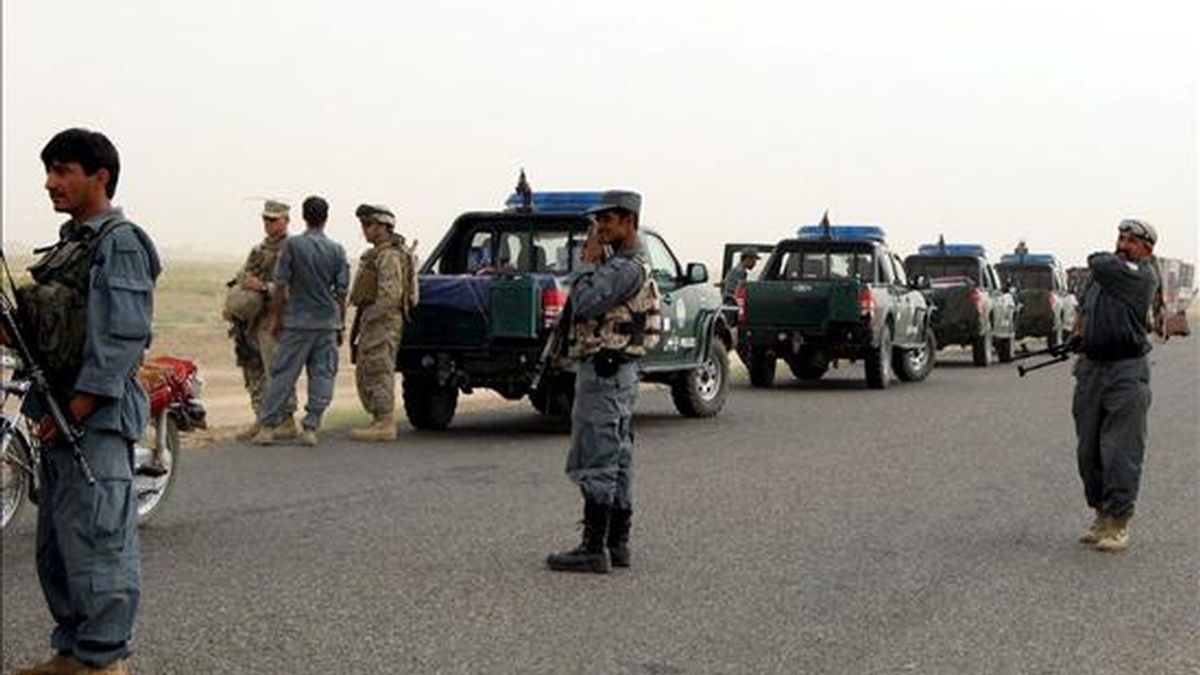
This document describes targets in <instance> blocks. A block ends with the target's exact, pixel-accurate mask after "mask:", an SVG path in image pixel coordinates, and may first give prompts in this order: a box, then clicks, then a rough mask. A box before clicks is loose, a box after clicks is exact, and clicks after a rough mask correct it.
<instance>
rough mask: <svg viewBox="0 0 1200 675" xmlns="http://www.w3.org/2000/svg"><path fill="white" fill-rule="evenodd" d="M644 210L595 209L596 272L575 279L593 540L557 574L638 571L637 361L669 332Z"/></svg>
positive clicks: (581, 459) (581, 435)
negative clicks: (643, 226)
mask: <svg viewBox="0 0 1200 675" xmlns="http://www.w3.org/2000/svg"><path fill="white" fill-rule="evenodd" d="M641 203H642V198H641V196H640V195H639V194H637V193H636V192H629V191H626V190H610V191H608V192H605V193H604V194H603V195H602V196H601V198H600V201H599V203H598V204H597V205H596V206H595V207H593V208H592V209H590V210H589V215H591V216H592V218H593V220H594V222H595V225H594V226H593V227H592V229H591V231H590V232H589V233H588V237H587V240H586V241H585V242H584V247H583V262H584V263H586V264H587V265H589V266H591V267H592V269H591V270H589V271H585V272H583V273H582V274H581V275H580V276H579V277H578V278H577V279H576V280H575V282H574V284H573V285H572V288H571V294H570V300H569V303H568V304H569V307H570V310H569V311H570V317H569V318H570V321H571V328H570V338H569V344H570V350H569V356H570V357H571V358H572V359H574V360H576V361H578V362H579V368H578V371H577V373H576V377H575V402H574V407H573V408H572V410H571V448H570V451H569V452H568V454H567V476H568V477H569V478H570V479H571V481H572V482H573V483H575V484H576V485H578V486H579V489H580V491H581V492H582V493H583V500H584V507H583V516H584V519H583V541H582V542H581V543H580V545H579V546H577V547H576V548H574V549H572V550H569V551H565V552H562V553H555V554H551V555H550V556H548V557H547V558H546V565H547V566H548V567H549V568H550V569H552V570H556V571H568V572H595V573H605V572H608V571H609V570H610V569H611V567H612V566H617V567H628V566H629V564H630V550H629V530H630V526H631V519H632V517H633V406H634V402H635V401H636V400H637V390H638V366H637V361H638V359H640V358H641V357H643V356H645V354H646V351H647V350H648V349H651V348H653V347H654V346H655V345H656V344H657V342H658V338H659V333H660V332H661V317H660V300H661V298H660V295H659V290H658V285H657V284H656V283H655V281H654V277H653V275H652V274H651V266H650V262H649V259H648V258H647V257H646V254H645V251H644V250H643V248H642V245H641V241H640V239H639V237H638V217H639V212H640V211H641ZM609 251H611V253H609Z"/></svg>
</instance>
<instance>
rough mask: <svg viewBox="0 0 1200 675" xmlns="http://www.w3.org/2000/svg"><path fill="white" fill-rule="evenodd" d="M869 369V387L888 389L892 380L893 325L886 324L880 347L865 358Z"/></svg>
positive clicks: (880, 339) (864, 362) (865, 363)
mask: <svg viewBox="0 0 1200 675" xmlns="http://www.w3.org/2000/svg"><path fill="white" fill-rule="evenodd" d="M863 365H864V366H865V367H866V371H867V387H869V388H871V389H887V388H888V385H889V384H891V381H892V327H891V326H890V325H888V326H885V327H884V329H883V335H881V336H880V338H879V348H878V349H875V350H874V351H872V352H871V353H870V354H868V355H867V358H865V359H863Z"/></svg>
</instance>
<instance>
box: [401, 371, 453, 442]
mask: <svg viewBox="0 0 1200 675" xmlns="http://www.w3.org/2000/svg"><path fill="white" fill-rule="evenodd" d="M403 389H404V413H405V414H406V415H408V421H409V422H411V423H412V425H413V426H414V427H416V428H417V429H424V430H427V431H442V430H443V429H445V428H446V427H448V426H450V421H451V420H453V419H454V409H455V408H456V407H457V406H458V389H457V388H455V387H440V386H438V384H437V382H436V381H434V380H432V379H430V378H427V377H406V378H404V385H403Z"/></svg>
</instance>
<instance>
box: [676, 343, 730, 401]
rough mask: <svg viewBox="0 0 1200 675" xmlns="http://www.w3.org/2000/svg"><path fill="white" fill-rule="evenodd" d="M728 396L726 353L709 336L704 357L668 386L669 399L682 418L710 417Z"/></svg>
mask: <svg viewBox="0 0 1200 675" xmlns="http://www.w3.org/2000/svg"><path fill="white" fill-rule="evenodd" d="M728 394H729V351H728V350H727V349H726V348H725V343H724V342H721V340H720V339H719V338H717V337H715V336H714V337H713V341H712V345H711V346H710V347H709V348H708V357H707V358H705V359H704V362H703V363H701V364H700V367H699V368H693V369H692V370H689V371H688V372H686V373H684V374H683V376H682V377H680V378H679V379H677V380H676V381H675V382H673V383H672V384H671V400H672V401H674V402H675V409H676V410H678V411H679V414H681V415H683V416H684V417H712V416H713V415H716V414H717V413H719V412H721V408H723V407H725V398H726V397H727V396H728Z"/></svg>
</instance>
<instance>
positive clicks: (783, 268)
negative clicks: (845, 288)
mask: <svg viewBox="0 0 1200 675" xmlns="http://www.w3.org/2000/svg"><path fill="white" fill-rule="evenodd" d="M764 276H766V277H767V278H774V279H782V280H785V281H792V280H800V279H803V280H810V281H819V280H832V281H836V280H843V279H857V280H859V281H865V282H872V281H874V280H875V255H874V253H873V252H871V251H856V250H845V249H841V250H839V249H838V248H828V249H801V250H799V251H786V252H784V253H782V254H781V255H780V256H779V258H778V260H777V265H776V266H775V267H774V269H772V270H771V271H770V273H769V274H764Z"/></svg>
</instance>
